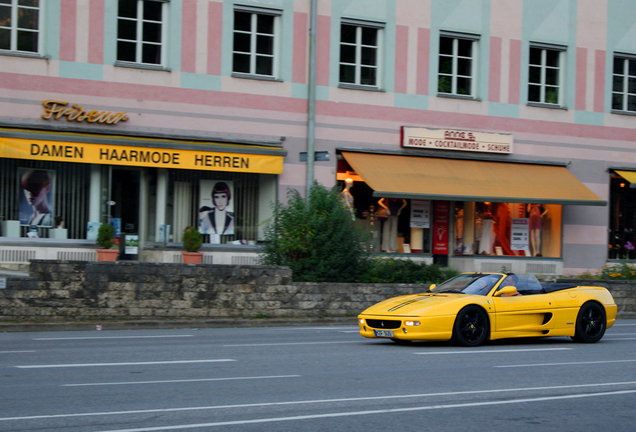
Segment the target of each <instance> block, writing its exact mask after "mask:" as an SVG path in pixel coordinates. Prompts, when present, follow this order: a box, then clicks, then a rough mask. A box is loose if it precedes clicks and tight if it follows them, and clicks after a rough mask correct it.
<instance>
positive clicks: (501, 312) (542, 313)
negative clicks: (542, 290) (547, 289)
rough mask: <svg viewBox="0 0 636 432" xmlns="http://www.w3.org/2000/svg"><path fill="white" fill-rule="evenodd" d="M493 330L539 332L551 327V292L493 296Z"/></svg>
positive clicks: (552, 303) (552, 304)
mask: <svg viewBox="0 0 636 432" xmlns="http://www.w3.org/2000/svg"><path fill="white" fill-rule="evenodd" d="M493 303H494V309H495V331H497V332H505V331H510V332H513V331H517V332H532V333H534V332H541V331H543V330H548V329H551V328H552V327H553V325H554V324H553V322H554V320H552V315H553V312H554V305H555V302H554V298H553V297H552V295H551V294H533V295H521V296H511V297H493Z"/></svg>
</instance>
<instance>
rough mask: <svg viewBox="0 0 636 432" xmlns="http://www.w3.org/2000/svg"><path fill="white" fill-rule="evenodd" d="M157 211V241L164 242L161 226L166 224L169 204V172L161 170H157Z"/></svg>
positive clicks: (164, 169)
mask: <svg viewBox="0 0 636 432" xmlns="http://www.w3.org/2000/svg"><path fill="white" fill-rule="evenodd" d="M157 171H158V172H157V210H156V212H155V215H156V216H155V233H156V234H155V239H156V241H158V242H163V241H164V239H163V237H162V235H163V233H162V232H161V230H160V228H161V225H165V224H166V205H167V202H168V170H167V169H166V168H159V169H158V170H157Z"/></svg>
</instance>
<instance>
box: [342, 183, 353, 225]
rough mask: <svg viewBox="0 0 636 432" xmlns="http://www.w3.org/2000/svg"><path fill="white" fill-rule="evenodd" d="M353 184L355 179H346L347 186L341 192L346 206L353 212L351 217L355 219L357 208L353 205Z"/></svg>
mask: <svg viewBox="0 0 636 432" xmlns="http://www.w3.org/2000/svg"><path fill="white" fill-rule="evenodd" d="M351 186H353V180H351V179H350V178H348V179H345V188H344V189H343V191H342V192H340V199H342V202H344V204H345V206H346V207H347V208H348V209H349V212H351V219H354V220H355V218H356V210H355V208H354V206H353V195H351Z"/></svg>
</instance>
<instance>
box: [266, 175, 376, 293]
mask: <svg viewBox="0 0 636 432" xmlns="http://www.w3.org/2000/svg"><path fill="white" fill-rule="evenodd" d="M364 245H365V238H364V235H363V234H362V233H361V232H360V231H358V230H357V229H356V227H355V224H354V221H353V220H352V218H351V213H350V211H349V209H347V208H346V206H345V205H344V203H343V202H342V200H341V199H340V197H339V194H338V191H337V190H335V189H332V190H330V189H327V188H325V187H324V186H322V185H320V184H318V183H314V185H313V186H312V187H311V189H310V191H309V197H308V198H306V199H305V198H303V197H302V196H301V195H300V194H299V193H298V191H296V190H290V191H289V192H288V194H287V203H286V204H281V203H278V204H276V206H275V216H274V220H273V222H272V223H271V224H270V226H269V227H268V228H267V230H266V232H265V246H264V252H263V254H262V256H261V261H262V262H263V263H264V264H268V265H282V266H288V267H290V268H291V269H292V271H293V274H294V280H295V281H299V282H307V281H311V282H355V281H358V280H359V279H360V277H361V275H362V274H363V273H364V272H365V270H366V265H367V253H366V252H365V247H364Z"/></svg>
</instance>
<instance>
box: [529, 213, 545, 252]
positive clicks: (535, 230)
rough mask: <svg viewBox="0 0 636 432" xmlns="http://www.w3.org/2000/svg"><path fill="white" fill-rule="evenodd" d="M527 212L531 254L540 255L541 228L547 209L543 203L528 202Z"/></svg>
mask: <svg viewBox="0 0 636 432" xmlns="http://www.w3.org/2000/svg"><path fill="white" fill-rule="evenodd" d="M528 213H529V215H528V219H529V220H528V228H529V229H530V247H531V248H532V256H541V229H542V228H543V217H544V216H545V215H546V214H547V213H548V209H547V208H546V206H545V205H543V204H529V205H528Z"/></svg>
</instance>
